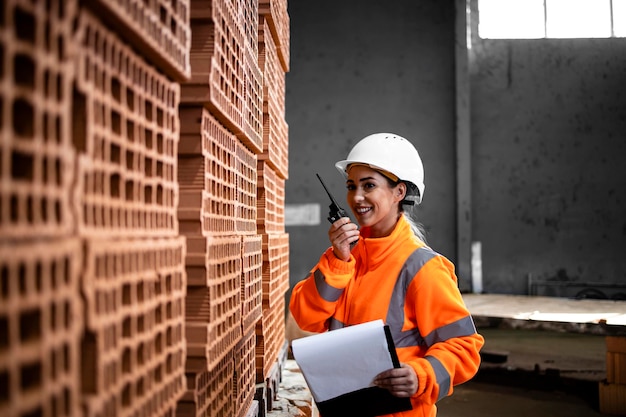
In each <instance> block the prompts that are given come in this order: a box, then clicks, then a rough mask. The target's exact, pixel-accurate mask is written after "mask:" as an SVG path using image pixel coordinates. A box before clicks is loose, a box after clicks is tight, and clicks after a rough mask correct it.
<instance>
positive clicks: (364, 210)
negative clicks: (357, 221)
mask: <svg viewBox="0 0 626 417" xmlns="http://www.w3.org/2000/svg"><path fill="white" fill-rule="evenodd" d="M356 211H357V213H360V214H363V213H366V212H368V211H370V209H369V208H360V209H357V210H356Z"/></svg>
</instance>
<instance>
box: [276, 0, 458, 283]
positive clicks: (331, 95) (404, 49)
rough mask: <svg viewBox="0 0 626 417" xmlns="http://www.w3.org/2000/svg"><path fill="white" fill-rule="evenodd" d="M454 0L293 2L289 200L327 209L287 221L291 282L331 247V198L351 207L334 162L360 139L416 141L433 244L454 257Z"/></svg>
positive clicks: (423, 217)
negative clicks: (304, 221) (381, 135)
mask: <svg viewBox="0 0 626 417" xmlns="http://www.w3.org/2000/svg"><path fill="white" fill-rule="evenodd" d="M453 4H454V3H453V2H452V1H450V0H448V1H437V0H428V1H414V0H395V1H393V2H383V1H380V0H351V1H330V0H322V1H315V2H308V1H290V2H289V16H290V22H291V68H290V71H289V73H288V74H287V93H286V118H287V122H288V123H289V179H288V181H287V182H286V203H287V204H288V205H292V204H307V203H318V204H320V205H321V224H320V225H317V226H293V227H287V232H288V233H289V235H290V252H291V256H290V273H291V283H292V284H294V283H295V282H297V281H299V280H301V279H302V278H304V277H305V276H306V275H307V273H308V271H309V270H310V268H311V267H313V266H314V265H315V264H316V262H317V260H318V259H319V256H320V254H321V253H322V252H323V251H324V250H325V249H326V248H327V247H328V246H329V242H328V238H327V231H328V227H329V224H328V223H327V221H326V215H327V212H328V204H329V201H328V198H327V197H326V194H325V193H324V190H323V189H322V186H321V185H320V184H319V182H318V180H317V178H316V177H315V173H316V172H318V173H320V175H321V176H322V178H324V181H325V182H326V184H327V185H328V186H329V188H330V189H331V192H332V193H333V194H335V196H336V197H337V200H338V201H339V203H340V204H343V205H344V207H345V208H347V206H346V205H345V201H346V200H345V183H344V182H343V178H342V177H341V176H340V174H339V173H338V172H337V170H336V169H335V168H334V163H335V162H336V161H337V160H340V159H344V158H345V157H346V155H347V154H348V152H349V151H350V149H351V147H352V146H353V145H354V144H355V143H356V142H357V141H358V140H360V139H361V138H362V137H364V136H366V135H368V134H370V133H375V132H381V131H391V132H394V133H397V134H400V135H402V136H405V137H406V138H407V139H409V140H411V141H412V142H413V143H414V145H415V146H416V147H417V148H418V150H419V152H420V154H421V156H422V158H423V160H424V165H425V170H426V180H425V182H426V191H425V195H424V202H423V204H422V206H421V212H420V217H421V220H422V222H423V224H424V225H425V227H426V229H427V232H428V235H427V238H428V240H429V243H430V244H431V245H432V246H433V248H435V249H436V250H438V251H440V252H441V253H443V254H445V255H446V256H448V257H450V258H451V259H454V256H455V171H454V170H455V168H454V163H455V162H454V140H455V139H454V138H455V136H454V135H455V130H454V100H455V97H454V43H453V42H454V6H453Z"/></svg>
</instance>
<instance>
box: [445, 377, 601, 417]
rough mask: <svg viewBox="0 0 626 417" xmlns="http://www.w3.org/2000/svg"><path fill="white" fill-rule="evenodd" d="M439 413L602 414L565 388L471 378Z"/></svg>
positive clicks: (480, 416) (470, 416) (482, 416)
mask: <svg viewBox="0 0 626 417" xmlns="http://www.w3.org/2000/svg"><path fill="white" fill-rule="evenodd" d="M437 416H438V417H500V416H502V417H529V416H532V417H601V416H605V415H604V414H600V412H599V411H597V410H595V409H594V408H593V407H592V406H591V405H590V404H589V403H588V402H587V401H585V400H583V399H581V398H579V397H578V396H576V395H573V394H567V393H564V392H562V391H546V390H532V389H527V388H519V387H514V386H505V385H498V384H492V383H484V382H475V381H470V382H468V383H466V384H463V385H460V386H458V387H457V388H456V390H455V392H454V394H453V395H452V396H450V397H448V398H445V399H444V400H442V401H440V403H439V412H438V414H437Z"/></svg>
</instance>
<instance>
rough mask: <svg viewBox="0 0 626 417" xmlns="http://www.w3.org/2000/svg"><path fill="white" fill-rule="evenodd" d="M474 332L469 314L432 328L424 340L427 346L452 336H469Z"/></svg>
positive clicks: (474, 328)
mask: <svg viewBox="0 0 626 417" xmlns="http://www.w3.org/2000/svg"><path fill="white" fill-rule="evenodd" d="M474 333H476V327H475V326H474V320H472V318H471V317H470V316H467V317H463V318H462V319H459V320H457V321H455V322H452V323H450V324H447V325H445V326H442V327H440V328H438V329H435V330H433V331H432V332H430V334H428V335H427V336H426V337H424V341H425V342H426V345H427V346H432V345H434V344H435V343H437V342H443V341H446V340H448V339H451V338H453V337H463V336H470V335H473V334H474Z"/></svg>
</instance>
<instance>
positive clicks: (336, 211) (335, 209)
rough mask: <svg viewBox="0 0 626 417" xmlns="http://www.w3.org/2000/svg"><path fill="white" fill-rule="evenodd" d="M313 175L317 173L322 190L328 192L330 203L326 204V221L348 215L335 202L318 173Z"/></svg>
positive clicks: (332, 220) (333, 221) (334, 220)
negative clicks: (327, 210)
mask: <svg viewBox="0 0 626 417" xmlns="http://www.w3.org/2000/svg"><path fill="white" fill-rule="evenodd" d="M315 175H317V179H318V180H320V182H321V183H322V187H324V190H326V194H328V198H330V205H329V206H328V209H329V212H328V221H329V222H330V223H331V224H332V223H335V222H336V221H337V220H339V219H340V218H342V217H348V213H346V211H345V210H344V209H342V208H341V206H339V204H337V202H336V201H335V198H334V197H333V195H332V194H331V193H330V191H328V188H326V184H324V181H323V180H322V177H320V175H319V174H315Z"/></svg>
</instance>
